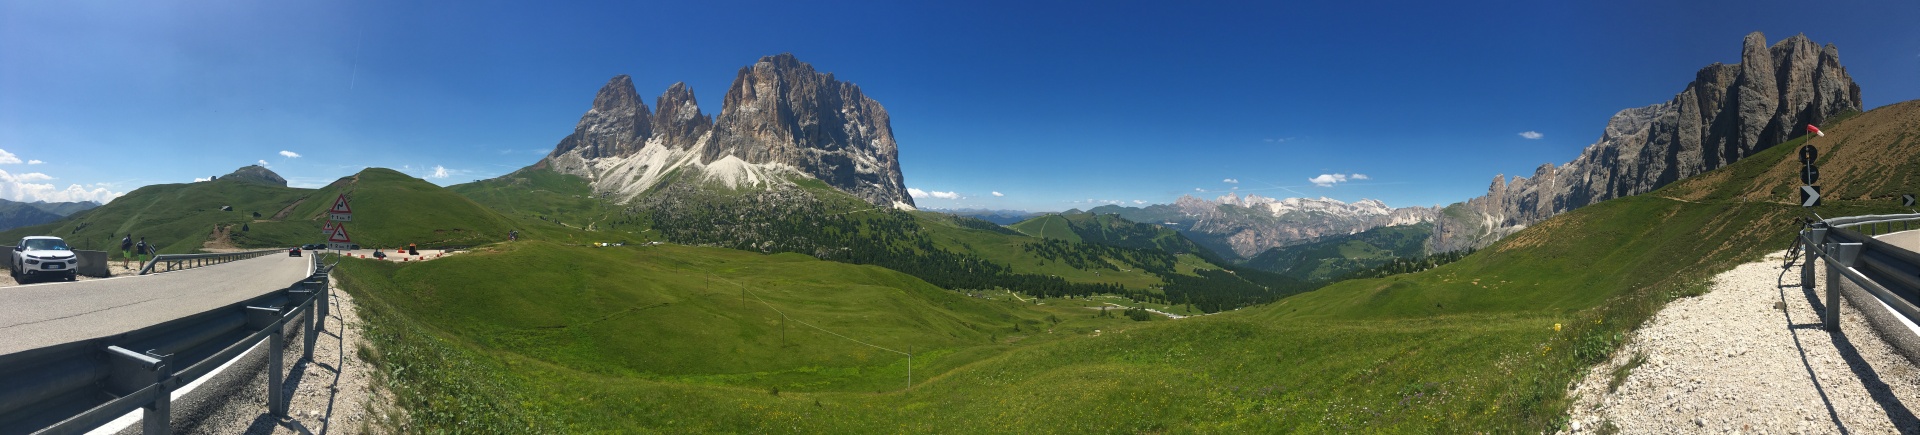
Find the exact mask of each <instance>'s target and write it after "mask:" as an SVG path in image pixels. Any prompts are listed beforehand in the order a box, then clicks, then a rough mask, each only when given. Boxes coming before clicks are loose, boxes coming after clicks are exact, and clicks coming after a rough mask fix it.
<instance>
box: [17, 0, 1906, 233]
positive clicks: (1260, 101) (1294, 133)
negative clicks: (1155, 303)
mask: <svg viewBox="0 0 1920 435" xmlns="http://www.w3.org/2000/svg"><path fill="white" fill-rule="evenodd" d="M550 3H567V4H555V5H547V4H527V3H525V2H484V1H482V2H444V3H430V4H418V3H413V2H381V1H356V0H347V1H337V2H335V1H329V2H257V1H220V0H215V1H204V2H168V1H153V2H91V1H76V2H41V1H12V0H6V1H4V2H3V3H0V150H5V152H6V153H5V154H0V171H4V172H5V174H4V176H0V198H7V199H16V200H19V199H26V200H35V199H47V200H67V199H80V198H91V199H103V198H107V197H111V196H112V195H115V194H119V193H124V192H128V191H131V190H133V189H135V188H138V187H140V186H143V185H148V184H155V183H177V182H188V181H191V180H193V179H195V178H203V177H206V176H209V175H219V174H225V173H227V172H230V171H232V170H233V169H234V168H237V167H240V166H243V165H247V164H252V163H255V162H257V161H264V162H265V163H266V164H267V165H268V166H269V167H270V168H272V169H273V170H274V171H276V172H278V173H280V174H281V175H283V176H285V177H287V178H288V179H289V180H291V181H292V183H293V185H295V186H305V187H314V186H319V185H323V184H325V183H327V182H330V181H332V180H333V179H335V178H338V177H341V176H346V175H350V174H352V173H354V172H357V171H358V170H359V169H361V168H363V167H367V166H379V167H390V168H395V169H399V170H402V171H404V172H407V173H410V174H413V175H416V176H420V177H423V178H426V179H427V180H429V181H432V182H435V183H439V184H442V185H452V184H458V183H462V182H467V181H472V180H476V179H483V178H489V177H494V176H498V175H501V174H504V173H507V172H510V171H512V170H514V169H517V168H520V167H523V166H526V165H529V164H532V163H534V162H535V161H537V160H538V159H539V158H540V156H541V155H543V154H545V153H546V152H547V151H550V150H551V149H552V148H553V146H554V145H555V144H556V143H558V142H559V140H560V139H561V138H562V137H564V136H566V135H567V134H568V133H570V132H571V131H572V129H573V125H574V123H575V122H576V121H577V120H578V119H579V116H580V115H581V113H582V112H584V111H585V110H586V109H587V107H588V106H589V105H590V103H591V102H592V98H593V93H594V91H595V90H596V89H598V88H599V87H600V86H601V85H602V84H604V83H605V82H606V80H607V79H608V78H610V77H612V76H614V75H616V74H629V75H632V76H633V81H634V84H635V86H636V87H638V88H639V90H640V92H641V93H642V95H643V96H645V97H646V101H648V102H649V103H651V102H652V97H653V96H656V95H658V94H659V93H660V92H662V91H664V90H665V89H666V88H667V86H668V85H670V84H672V83H674V82H678V81H685V82H687V83H688V84H689V85H690V86H692V87H693V89H694V91H695V93H696V94H697V95H698V97H699V98H700V100H701V106H702V108H703V109H704V110H705V111H707V112H709V113H717V112H719V109H720V107H719V105H720V101H721V99H722V97H723V95H724V93H725V91H726V88H727V86H728V84H729V83H730V82H731V80H732V79H733V77H734V74H735V72H736V71H737V70H738V69H739V68H740V67H742V66H745V65H748V64H750V63H752V62H753V61H754V60H756V59H758V58H759V57H760V56H764V55H770V54H776V53H781V52H792V53H794V54H795V56H797V57H798V58H799V59H800V60H802V61H805V62H809V63H812V64H813V65H814V66H815V67H816V68H818V69H820V70H823V71H828V72H833V73H835V75H836V76H837V77H838V78H840V79H842V80H847V81H851V82H854V83H856V84H858V85H860V86H861V88H862V89H863V90H864V91H865V92H866V93H867V94H868V95H869V96H871V97H873V98H874V99H876V100H878V101H880V103H881V104H882V105H884V106H885V107H886V108H887V110H888V112H889V113H890V115H891V117H892V121H893V129H894V133H895V135H896V138H897V139H898V142H899V144H900V160H901V165H902V168H903V170H904V172H905V176H906V181H907V184H908V186H910V187H912V188H915V189H919V190H921V191H923V192H926V193H927V194H928V195H929V196H927V197H924V198H921V199H919V202H920V204H921V205H922V206H923V207H941V208H952V207H977V208H995V209H1026V210H1064V209H1067V208H1074V207H1079V208H1085V207H1089V206H1091V205H1096V204H1091V203H1090V202H1099V203H1104V202H1121V203H1126V204H1133V203H1135V202H1136V201H1139V202H1144V203H1165V202H1170V201H1172V200H1173V199H1175V198H1177V197H1178V196H1180V195H1184V194H1194V195H1200V196H1203V197H1209V198H1211V197H1214V196H1218V195H1221V194H1224V193H1225V192H1229V191H1236V188H1237V191H1239V192H1243V193H1257V194H1260V195H1265V196H1277V197H1287V196H1312V197H1318V196H1327V197H1332V198H1335V199H1340V200H1345V201H1354V200H1358V199H1362V198H1376V199H1381V200H1384V201H1386V202H1387V203H1388V204H1390V205H1393V206H1407V205H1433V204H1445V203H1451V202H1455V201H1460V200H1464V199H1467V198H1469V197H1472V196H1476V195H1479V194H1482V193H1484V191H1485V189H1486V187H1487V184H1488V183H1489V182H1490V181H1491V180H1492V179H1493V177H1494V175H1495V174H1502V173H1504V174H1509V175H1511V174H1531V173H1532V171H1533V169H1534V168H1535V167H1537V166H1539V165H1540V164H1543V163H1555V164H1559V163H1564V162H1566V161H1568V160H1571V159H1572V158H1573V157H1574V156H1575V155H1577V154H1578V152H1579V150H1580V149H1581V148H1583V147H1585V146H1586V145H1588V144H1589V143H1591V142H1592V141H1593V140H1595V139H1596V138H1598V137H1599V135H1600V132H1601V129H1602V127H1603V126H1604V125H1605V123H1606V120H1607V118H1608V117H1609V116H1611V115H1612V114H1613V113H1614V112H1616V111H1619V110H1620V109H1625V108H1629V107H1638V106H1644V105H1649V104H1655V103H1660V102H1664V101H1667V100H1668V99H1671V98H1672V96H1673V94H1674V93H1676V92H1678V91H1679V90H1680V89H1681V88H1682V87H1683V86H1685V85H1686V83H1687V81H1689V80H1691V79H1692V77H1693V74H1694V72H1695V71H1697V70H1698V69H1699V68H1701V67H1703V66H1706V65H1707V64H1709V63H1712V62H1726V63H1732V62H1737V61H1739V51H1740V41H1741V37H1742V36H1744V35H1745V34H1746V33H1748V32H1751V31H1762V32H1765V33H1766V34H1767V38H1768V42H1769V43H1770V44H1771V43H1772V42H1776V41H1778V40H1780V39H1781V38H1785V37H1787V36H1791V35H1793V34H1796V33H1805V34H1806V35H1807V36H1809V37H1810V38H1812V39H1813V40H1814V41H1815V42H1819V43H1822V44H1825V43H1833V44H1835V45H1837V46H1839V48H1840V54H1841V62H1842V64H1843V65H1845V66H1847V68H1848V71H1849V72H1850V73H1851V74H1852V75H1853V77H1854V79H1855V81H1857V82H1858V83H1859V84H1860V86H1861V87H1862V89H1863V91H1864V92H1863V98H1864V99H1865V100H1866V104H1867V106H1868V107H1869V108H1871V107H1876V106H1881V105H1886V104H1890V103H1895V102H1900V101H1906V100H1911V99H1915V98H1920V79H1916V78H1920V30H1914V28H1913V23H1915V22H1920V2H1913V1H1906V0H1901V1H1891V0H1888V1H1846V0H1840V1H1831V2H1812V3H1810V2H1802V1H1693V2H1678V3H1681V4H1669V2H1665V1H1609V2H1539V1H1515V2H1487V3H1479V4H1475V5H1470V6H1461V5H1446V4H1441V3H1447V2H1429V1H1418V2H1412V1H1409V2H1313V3H1301V2H1247V3H1238V2H1217V3H1211V4H1206V5H1191V4H1178V3H1188V2H1137V3H1136V2H1110V1H1101V2H1092V1H1088V2H956V3H950V4H919V2H875V3H861V2H825V3H799V2H669V3H661V4H651V3H638V2H613V3H607V4H588V3H584V2H580V3H578V4H574V2H550ZM1322 3H1324V4H1322ZM1576 3H1579V4H1576ZM1524 132H1537V133H1538V138H1535V139H1529V138H1527V137H1523V136H1522V133H1524ZM283 151H284V152H285V153H283ZM291 155H298V157H292V156H291ZM36 161H37V162H38V163H34V162H36ZM1353 174H1361V175H1364V176H1365V177H1364V179H1361V178H1362V177H1358V176H1354V175H1353ZM1323 175H1326V176H1327V177H1322V176H1323ZM1332 175H1343V176H1346V181H1336V182H1331V183H1323V184H1326V186H1321V185H1316V184H1315V183H1313V182H1311V181H1310V180H1311V179H1315V178H1320V179H1321V180H1323V181H1325V180H1328V179H1332V178H1335V177H1332ZM1229 180H1232V181H1231V182H1230V181H1229ZM1203 191H1204V192H1203ZM934 192H939V193H940V194H941V195H940V196H952V197H955V198H953V199H949V198H936V197H933V196H932V195H933V193H934ZM995 192H998V193H999V194H998V195H996V194H995ZM949 194H950V195H949Z"/></svg>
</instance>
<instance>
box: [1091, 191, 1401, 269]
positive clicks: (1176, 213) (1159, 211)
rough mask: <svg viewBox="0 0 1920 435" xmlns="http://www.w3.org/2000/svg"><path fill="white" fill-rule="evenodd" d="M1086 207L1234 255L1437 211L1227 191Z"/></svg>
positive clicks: (1244, 255) (1370, 201) (1396, 222)
mask: <svg viewBox="0 0 1920 435" xmlns="http://www.w3.org/2000/svg"><path fill="white" fill-rule="evenodd" d="M1088 212H1090V213H1099V214H1105V213H1116V214H1119V215H1120V217H1123V218H1126V219H1128V220H1132V221H1136V222H1145V223H1155V224H1161V225H1164V226H1167V227H1169V228H1173V229H1175V230H1178V231H1180V232H1181V233H1182V234H1186V235H1187V238H1189V239H1193V240H1194V242H1196V243H1199V244H1201V245H1202V246H1206V247H1207V248H1208V249H1212V250H1214V251H1215V252H1217V253H1219V254H1221V255H1225V256H1228V257H1238V258H1252V257H1253V256H1255V255H1259V254H1260V253H1261V252H1265V251H1266V250H1268V249H1272V248H1276V247H1281V246H1289V245H1293V244H1297V243H1301V242H1304V241H1307V240H1312V239H1316V238H1320V237H1324V236H1331V235H1345V234H1353V233H1357V232H1361V231H1366V230H1369V229H1373V228H1377V227H1383V226H1389V225H1411V224H1415V223H1420V222H1431V221H1433V220H1434V219H1435V218H1436V217H1437V216H1438V215H1439V209H1438V208H1433V207H1405V208H1397V209H1396V208H1391V207H1387V205H1386V203H1383V202H1380V201H1379V200H1374V199H1363V200H1360V201H1356V202H1353V203H1351V204H1349V203H1345V202H1341V201H1339V200H1335V199H1330V198H1319V199H1309V198H1287V199H1275V198H1267V197H1262V196H1259V195H1247V196H1245V197H1241V196H1239V195H1235V194H1231V193H1229V194H1227V195H1226V196H1221V197H1219V198H1215V199H1213V200H1207V199H1201V198H1195V197H1193V196H1190V195H1189V196H1181V197H1180V198H1179V199H1177V200H1174V202H1173V204H1156V205H1151V206H1147V207H1142V208H1135V207H1120V206H1101V207H1096V208H1094V209H1092V210H1088Z"/></svg>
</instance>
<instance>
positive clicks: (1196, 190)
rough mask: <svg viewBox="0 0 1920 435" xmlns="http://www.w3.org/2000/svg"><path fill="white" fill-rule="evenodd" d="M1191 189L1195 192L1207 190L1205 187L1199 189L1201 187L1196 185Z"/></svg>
mask: <svg viewBox="0 0 1920 435" xmlns="http://www.w3.org/2000/svg"><path fill="white" fill-rule="evenodd" d="M1193 191H1195V192H1206V191H1207V189H1201V188H1198V187H1195V188H1193Z"/></svg>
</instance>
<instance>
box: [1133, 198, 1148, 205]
mask: <svg viewBox="0 0 1920 435" xmlns="http://www.w3.org/2000/svg"><path fill="white" fill-rule="evenodd" d="M1146 203H1147V202H1146V201H1141V200H1138V199H1136V200H1133V204H1134V205H1140V204H1146Z"/></svg>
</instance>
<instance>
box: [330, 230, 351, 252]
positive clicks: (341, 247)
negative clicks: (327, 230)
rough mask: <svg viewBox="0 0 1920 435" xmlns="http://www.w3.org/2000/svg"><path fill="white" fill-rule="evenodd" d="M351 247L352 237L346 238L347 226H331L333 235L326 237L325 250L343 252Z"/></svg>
mask: <svg viewBox="0 0 1920 435" xmlns="http://www.w3.org/2000/svg"><path fill="white" fill-rule="evenodd" d="M352 245H353V237H349V236H347V224H338V225H333V234H329V235H327V249H332V250H336V251H345V250H348V249H350V248H352Z"/></svg>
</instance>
